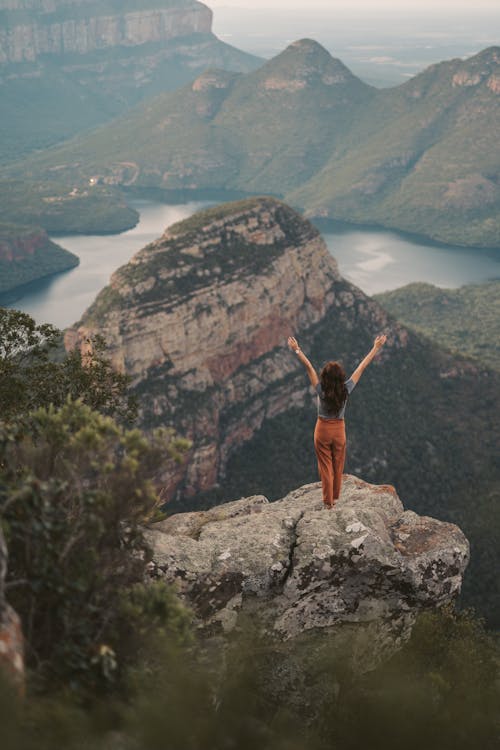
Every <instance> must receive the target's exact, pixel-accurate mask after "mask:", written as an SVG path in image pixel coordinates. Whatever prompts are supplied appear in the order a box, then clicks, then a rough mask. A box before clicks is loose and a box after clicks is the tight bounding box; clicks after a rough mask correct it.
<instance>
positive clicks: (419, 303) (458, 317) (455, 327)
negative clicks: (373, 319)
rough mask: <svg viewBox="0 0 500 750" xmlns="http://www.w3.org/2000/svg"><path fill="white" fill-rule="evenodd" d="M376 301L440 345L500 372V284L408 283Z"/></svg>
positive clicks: (493, 282)
mask: <svg viewBox="0 0 500 750" xmlns="http://www.w3.org/2000/svg"><path fill="white" fill-rule="evenodd" d="M374 299H376V300H377V301H378V302H380V304H381V305H382V307H384V308H385V309H386V310H387V311H388V312H390V313H391V315H394V316H395V317H396V318H397V319H398V320H399V321H401V322H402V323H404V325H407V326H411V327H412V328H415V329H416V330H418V331H420V332H421V333H423V334H425V335H426V336H428V337H429V338H430V339H432V340H433V341H435V342H436V343H437V344H438V345H439V346H442V347H446V348H447V349H451V350H453V351H457V352H460V353H461V354H465V355H467V356H469V357H473V358H474V359H477V360H478V361H479V362H481V363H482V364H483V365H485V366H486V367H492V368H494V369H496V370H500V344H499V342H500V281H489V282H487V283H485V284H469V285H467V286H463V287H461V288H460V289H440V288H439V287H436V286H433V285H432V284H420V283H418V284H408V285H407V286H404V287H402V288H401V289H394V290H393V291H392V292H384V293H383V294H377V295H375V297H374Z"/></svg>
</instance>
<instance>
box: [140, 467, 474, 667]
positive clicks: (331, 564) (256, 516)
mask: <svg viewBox="0 0 500 750" xmlns="http://www.w3.org/2000/svg"><path fill="white" fill-rule="evenodd" d="M147 537H148V541H149V543H150V545H151V547H152V550H153V562H152V563H151V565H150V573H151V575H152V576H153V577H161V578H164V579H165V580H167V581H169V582H172V583H174V584H175V585H176V586H177V588H178V590H179V593H180V595H181V597H182V598H183V599H184V600H185V601H186V602H187V603H188V604H189V605H190V607H191V608H192V609H193V612H194V616H195V621H196V623H197V625H198V627H199V629H200V631H201V632H202V633H204V634H207V635H214V634H217V633H224V632H228V631H231V630H232V629H233V628H234V626H235V625H236V624H237V622H238V618H239V616H240V614H242V613H245V612H246V613H248V612H251V613H252V616H254V615H255V616H257V617H259V618H261V620H262V623H263V626H264V628H265V629H266V631H267V633H268V634H271V635H272V637H275V638H276V639H277V641H280V642H284V641H289V640H294V639H296V638H302V637H303V636H304V635H305V634H307V633H311V634H318V633H322V634H325V635H326V634H328V637H335V636H336V635H339V634H340V633H341V631H342V629H344V630H345V628H346V627H348V628H349V630H350V632H351V633H355V632H356V629H357V630H359V632H360V633H361V632H363V631H364V632H365V633H366V631H367V630H368V631H369V632H370V633H371V636H372V637H371V639H370V642H369V643H370V645H369V647H368V650H369V651H370V654H371V657H370V658H374V655H375V654H377V653H378V652H380V653H383V652H386V651H390V650H391V649H392V650H393V649H394V648H395V647H397V646H398V645H399V644H401V643H402V642H403V641H404V640H406V639H407V638H408V637H409V635H410V633H411V628H412V625H413V623H414V621H415V618H416V616H417V614H418V612H419V611H421V610H423V609H427V608H434V607H439V606H442V605H443V604H446V603H449V602H451V601H453V600H454V599H455V597H456V596H457V595H458V593H459V591H460V587H461V582H462V576H463V573H464V570H465V568H466V566H467V563H468V560H469V543H468V541H467V539H466V538H465V536H464V534H463V533H462V531H461V530H460V529H459V528H458V527H457V526H455V525H454V524H451V523H445V522H443V521H438V520H436V519H434V518H430V517H427V516H419V515H417V514H416V513H414V512H413V511H411V510H405V509H404V507H403V504H402V502H401V500H400V499H399V497H398V495H397V494H396V491H395V490H394V488H393V487H391V486H388V485H382V486H377V485H371V484H368V483H366V482H364V481H362V480H360V479H358V478H356V477H355V476H350V475H346V476H345V478H344V484H343V488H342V493H341V497H340V500H339V501H338V504H337V506H336V507H335V508H334V509H333V510H332V511H329V510H325V509H324V508H323V503H322V499H321V488H320V485H319V483H314V484H309V485H305V486H303V487H301V488H299V489H297V490H295V491H294V492H291V493H290V494H289V495H287V496H286V497H284V498H282V499H281V500H277V501H275V502H272V503H270V502H268V501H267V500H266V498H265V497H263V496H254V497H249V498H242V499H241V500H237V501H235V502H231V503H227V504H224V505H221V506H217V507H215V508H212V509H210V510H207V511H199V512H191V513H182V514H176V515H173V516H171V517H170V518H167V519H166V520H165V521H161V522H159V523H157V524H154V525H153V526H152V527H150V528H149V529H148V530H147ZM365 656H366V654H365Z"/></svg>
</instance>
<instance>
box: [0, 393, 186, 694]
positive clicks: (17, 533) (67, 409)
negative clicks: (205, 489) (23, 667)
mask: <svg viewBox="0 0 500 750" xmlns="http://www.w3.org/2000/svg"><path fill="white" fill-rule="evenodd" d="M187 446H188V443H187V441H184V440H181V439H179V438H176V437H175V436H174V434H173V433H172V432H171V431H167V430H159V431H156V432H155V433H153V434H151V435H150V436H148V437H147V438H146V436H145V435H144V434H143V433H142V432H140V431H139V430H137V429H136V430H130V429H125V428H124V427H121V426H119V425H118V424H117V423H116V422H115V421H114V420H113V419H112V418H111V417H106V416H103V415H102V414H99V413H98V412H96V411H94V410H92V409H91V408H90V407H89V406H87V405H86V404H84V403H82V402H81V401H72V400H71V399H70V398H68V399H67V401H66V403H65V404H64V405H63V406H62V407H61V408H58V409H56V408H55V407H54V406H52V405H51V406H49V407H42V408H39V409H38V410H36V411H35V412H32V413H31V414H30V415H28V416H25V417H22V418H17V419H16V420H11V421H10V422H9V423H3V424H2V423H0V520H1V522H2V524H3V527H4V531H5V536H6V539H7V544H8V548H9V574H8V580H7V589H8V597H9V601H10V603H11V604H12V606H13V607H14V608H15V609H16V610H17V612H18V613H19V615H20V616H21V619H22V622H23V629H24V634H25V638H26V641H27V645H28V649H27V657H28V664H29V666H30V667H31V669H32V670H34V671H36V672H37V673H38V675H39V676H40V677H42V678H43V679H44V681H45V682H47V680H48V681H49V682H50V683H52V682H54V681H55V682H61V683H63V684H64V683H66V684H67V683H68V682H71V683H72V684H73V685H77V686H85V687H87V688H88V687H91V688H92V689H95V688H96V687H98V686H99V685H101V684H103V683H106V682H107V681H109V680H112V679H117V677H118V676H119V674H120V669H121V667H122V665H123V664H125V663H126V662H127V660H128V659H130V658H132V655H130V654H129V653H128V652H127V646H126V643H127V640H126V638H124V635H123V634H124V632H127V630H128V632H133V631H134V627H135V625H134V619H133V618H131V616H130V614H131V612H132V611H135V612H136V613H137V611H138V610H137V607H135V609H134V608H132V609H131V607H130V601H129V605H128V606H125V600H126V599H127V597H129V595H130V592H131V591H132V589H133V587H134V586H137V585H140V584H141V582H142V581H143V578H144V574H145V566H146V563H147V561H148V551H147V548H146V545H145V543H144V538H143V534H142V525H143V524H144V523H146V522H147V521H148V520H150V519H151V518H152V517H153V516H154V514H155V512H156V510H157V505H158V499H157V494H156V491H155V488H154V486H153V483H152V481H151V477H153V476H154V473H155V471H156V469H157V467H158V466H159V465H160V463H164V462H165V459H166V458H169V459H170V460H181V456H182V453H183V452H184V450H185V449H186V447H187ZM137 596H138V595H137V594H135V601H136V602H137ZM156 596H158V592H156ZM165 596H167V594H165ZM146 598H147V597H146ZM139 599H140V597H139ZM169 607H170V610H172V608H174V609H175V607H173V605H172V602H170V605H169ZM140 609H141V608H139V610H140ZM142 609H143V610H144V611H146V609H147V607H145V606H144V607H142ZM167 609H168V607H167ZM127 613H128V614H127ZM123 618H126V619H127V623H126V625H127V627H125V625H124V623H123V622H122V620H123Z"/></svg>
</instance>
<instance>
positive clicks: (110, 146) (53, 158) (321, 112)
mask: <svg viewBox="0 0 500 750" xmlns="http://www.w3.org/2000/svg"><path fill="white" fill-rule="evenodd" d="M374 91H375V90H374V89H372V88H371V87H369V86H367V85H366V84H364V83H362V82H361V81H360V80H359V79H357V78H356V77H355V76H353V75H352V74H351V73H350V72H349V71H348V70H347V68H345V66H344V65H343V64H342V63H341V62H340V61H338V60H334V59H333V58H332V57H331V56H330V55H329V54H328V52H327V51H326V50H324V49H323V48H322V47H321V46H320V45H319V44H316V43H315V42H311V41H310V40H303V41H301V42H297V43H295V44H293V45H291V46H290V47H288V48H287V49H286V50H285V51H284V52H283V53H282V54H281V55H278V57H276V58H275V59H273V60H272V61H270V62H269V63H266V64H265V65H263V66H262V67H261V68H260V69H258V70H257V71H255V72H253V73H250V74H247V75H237V74H230V73H227V72H224V71H218V70H214V71H209V72H207V73H204V74H203V75H202V76H201V77H199V78H198V79H197V80H196V81H195V82H194V83H192V84H189V85H188V86H186V87H184V88H183V89H181V90H179V91H177V92H174V93H171V94H165V95H162V96H159V97H157V98H155V99H153V100H152V101H149V102H148V103H147V104H144V105H141V106H139V107H138V108H136V110H135V111H134V112H132V113H130V114H129V115H126V116H125V117H123V118H122V119H120V120H117V121H115V122H114V123H113V126H112V127H103V128H101V129H99V130H97V131H96V132H95V133H93V134H91V135H90V136H88V137H81V138H78V139H75V140H73V141H71V142H69V143H68V144H66V145H64V146H62V147H60V148H58V149H55V150H52V151H48V152H45V153H42V154H40V155H37V156H36V157H33V158H32V159H30V160H29V161H28V162H26V164H23V165H21V168H20V169H18V168H17V165H14V166H13V167H12V168H11V169H10V170H9V172H8V173H9V175H16V176H23V177H25V178H28V179H40V178H41V179H43V180H55V179H57V181H59V182H62V183H64V184H65V185H66V186H68V187H69V186H70V185H74V184H78V182H82V180H83V181H84V182H85V183H86V184H88V180H89V179H91V178H97V180H98V181H99V182H101V183H104V184H110V185H116V186H123V185H125V186H128V187H130V186H134V187H155V188H163V189H178V188H187V189H203V188H206V189H207V188H208V189H210V188H214V187H216V188H227V189H230V190H245V191H246V192H252V191H255V190H264V191H268V192H271V193H280V194H283V193H284V192H286V191H288V190H291V189H293V188H295V187H297V186H298V185H300V184H302V183H303V182H304V181H306V180H307V179H308V178H309V177H311V176H312V175H313V174H314V173H315V172H316V171H317V170H318V169H319V168H320V167H321V165H322V163H323V162H324V158H325V154H324V151H325V143H328V148H329V150H331V149H332V148H333V147H334V145H335V142H336V137H337V135H340V134H342V133H343V132H344V131H345V130H347V129H349V128H350V127H351V126H352V124H353V122H354V121H355V119H356V118H357V117H358V116H359V113H360V109H361V106H362V105H363V103H366V101H367V100H369V99H370V98H371V97H372V96H373V92H374Z"/></svg>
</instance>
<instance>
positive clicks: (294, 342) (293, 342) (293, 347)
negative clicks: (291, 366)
mask: <svg viewBox="0 0 500 750" xmlns="http://www.w3.org/2000/svg"><path fill="white" fill-rule="evenodd" d="M288 346H289V347H290V349H291V350H292V351H293V352H296V351H297V349H299V348H300V347H299V344H298V342H297V339H295V338H294V337H293V336H289V337H288Z"/></svg>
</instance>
